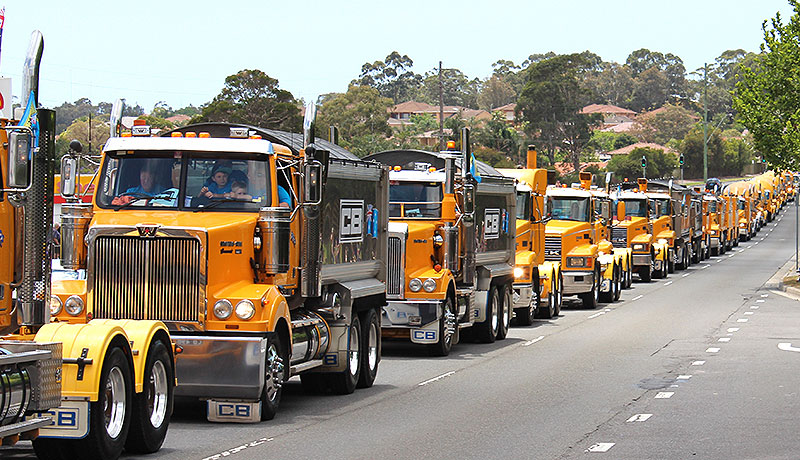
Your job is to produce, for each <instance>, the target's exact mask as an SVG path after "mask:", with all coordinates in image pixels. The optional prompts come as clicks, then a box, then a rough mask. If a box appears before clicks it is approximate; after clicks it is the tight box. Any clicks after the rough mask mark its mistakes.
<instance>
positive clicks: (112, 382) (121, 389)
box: [74, 346, 133, 460]
mask: <svg viewBox="0 0 800 460" xmlns="http://www.w3.org/2000/svg"><path fill="white" fill-rule="evenodd" d="M99 390H100V394H99V398H98V400H97V402H93V403H90V404H89V434H88V435H87V436H86V437H85V438H83V439H81V440H79V441H76V444H75V446H74V447H75V452H79V453H80V456H81V458H86V459H97V460H101V459H108V458H119V456H120V454H122V449H123V448H124V447H125V441H126V439H127V438H128V430H129V429H130V425H131V412H132V411H131V403H132V402H133V376H132V373H131V368H130V364H128V359H127V358H126V357H125V353H124V352H123V351H122V349H121V348H120V347H117V346H112V347H111V348H110V349H109V350H108V351H107V352H106V357H105V359H104V360H103V370H102V371H101V373H100V388H99Z"/></svg>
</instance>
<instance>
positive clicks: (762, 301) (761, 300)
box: [756, 299, 766, 303]
mask: <svg viewBox="0 0 800 460" xmlns="http://www.w3.org/2000/svg"><path fill="white" fill-rule="evenodd" d="M764 302H766V300H764V299H758V300H756V303H764Z"/></svg>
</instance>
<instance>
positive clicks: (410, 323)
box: [381, 300, 442, 329]
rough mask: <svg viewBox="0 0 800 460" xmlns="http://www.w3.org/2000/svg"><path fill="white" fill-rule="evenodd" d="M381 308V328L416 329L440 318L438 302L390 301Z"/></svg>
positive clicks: (440, 304) (440, 308)
mask: <svg viewBox="0 0 800 460" xmlns="http://www.w3.org/2000/svg"><path fill="white" fill-rule="evenodd" d="M387 303H388V305H386V306H384V307H383V308H382V318H381V328H382V329H390V328H418V327H422V326H426V325H428V324H430V323H433V322H436V321H438V320H439V318H441V316H442V303H441V302H440V301H438V300H390V301H388V302H387Z"/></svg>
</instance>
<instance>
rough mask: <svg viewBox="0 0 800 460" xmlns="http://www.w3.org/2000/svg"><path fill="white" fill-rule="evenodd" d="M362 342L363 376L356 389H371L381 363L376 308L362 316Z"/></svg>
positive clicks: (378, 321) (379, 329) (379, 330)
mask: <svg viewBox="0 0 800 460" xmlns="http://www.w3.org/2000/svg"><path fill="white" fill-rule="evenodd" d="M361 341H362V342H361V375H360V376H359V378H358V384H357V385H356V387H357V388H369V387H371V386H372V384H373V383H375V377H377V376H378V364H379V363H380V362H381V323H380V320H379V319H378V313H377V312H376V311H375V309H374V308H370V309H369V310H367V311H365V312H363V313H362V314H361ZM449 351H450V350H448V352H449Z"/></svg>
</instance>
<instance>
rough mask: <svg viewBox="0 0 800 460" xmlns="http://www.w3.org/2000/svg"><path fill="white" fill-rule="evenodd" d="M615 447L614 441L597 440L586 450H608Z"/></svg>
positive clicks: (601, 451)
mask: <svg viewBox="0 0 800 460" xmlns="http://www.w3.org/2000/svg"><path fill="white" fill-rule="evenodd" d="M612 447H614V443H613V442H596V443H594V444H592V445H591V446H589V448H588V449H586V452H600V453H603V452H608V450H609V449H611V448H612Z"/></svg>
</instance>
